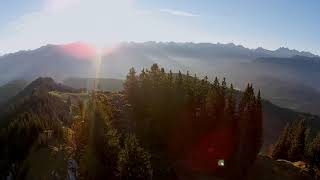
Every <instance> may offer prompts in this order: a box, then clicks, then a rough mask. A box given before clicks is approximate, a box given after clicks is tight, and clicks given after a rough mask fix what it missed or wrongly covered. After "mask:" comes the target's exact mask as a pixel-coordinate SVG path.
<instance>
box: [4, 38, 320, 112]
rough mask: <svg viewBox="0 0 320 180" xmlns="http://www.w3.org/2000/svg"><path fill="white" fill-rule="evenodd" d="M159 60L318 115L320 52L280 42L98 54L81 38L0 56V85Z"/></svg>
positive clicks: (123, 47)
mask: <svg viewBox="0 0 320 180" xmlns="http://www.w3.org/2000/svg"><path fill="white" fill-rule="evenodd" d="M153 63H158V64H160V65H161V66H163V67H164V68H165V69H171V70H172V71H173V72H177V71H179V70H181V71H182V72H183V73H186V72H187V71H189V73H190V74H197V76H200V77H203V76H204V75H208V77H209V80H213V79H214V77H215V76H218V77H219V78H222V77H226V78H227V79H228V81H229V82H232V83H233V84H234V85H235V86H236V87H237V88H239V89H243V88H244V87H245V86H246V84H247V83H253V84H254V86H255V87H256V88H257V89H261V90H262V96H263V97H264V98H267V99H268V100H270V101H271V102H272V103H275V104H276V105H280V106H283V107H286V108H291V109H293V110H296V111H303V112H309V113H313V114H318V115H320V112H319V111H318V108H317V107H319V104H320V100H319V97H320V79H319V78H318V77H320V71H319V69H320V57H319V56H318V55H315V54H312V53H309V52H303V51H302V52H300V51H297V50H290V49H288V48H284V47H281V48H279V49H277V50H274V51H271V50H266V49H263V48H257V49H249V48H245V47H243V46H241V45H235V44H233V43H229V44H220V43H217V44H211V43H175V42H167V43H164V42H145V43H134V42H130V43H121V44H118V45H115V46H113V47H110V48H108V49H105V50H103V51H102V52H101V53H100V54H98V53H97V51H96V50H95V49H94V48H93V47H91V46H89V45H87V44H85V43H72V44H67V45H47V46H43V47H41V48H39V49H35V50H28V51H20V52H17V53H11V54H6V55H4V56H1V57H0V72H1V75H2V76H1V77H0V85H4V84H5V83H8V82H10V81H12V80H21V79H22V80H27V81H31V80H34V79H36V78H37V77H39V76H47V77H53V78H54V79H56V80H57V81H59V82H63V81H65V80H67V79H69V78H97V77H98V78H114V79H125V77H126V74H127V71H128V69H129V68H131V67H134V68H135V69H136V70H137V71H141V70H142V69H143V68H146V67H150V66H151V65H152V64H153Z"/></svg>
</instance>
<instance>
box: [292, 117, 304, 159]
mask: <svg viewBox="0 0 320 180" xmlns="http://www.w3.org/2000/svg"><path fill="white" fill-rule="evenodd" d="M306 130H307V128H306V127H305V124H304V121H303V120H300V121H298V122H297V123H295V124H294V126H293V129H292V130H291V135H292V137H291V145H290V148H289V149H288V160H290V161H299V160H303V158H304V157H303V155H304V150H305V139H306Z"/></svg>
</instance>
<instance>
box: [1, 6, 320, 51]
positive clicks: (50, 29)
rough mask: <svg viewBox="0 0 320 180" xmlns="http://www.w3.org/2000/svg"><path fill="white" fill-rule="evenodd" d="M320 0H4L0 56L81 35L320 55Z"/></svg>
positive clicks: (105, 41)
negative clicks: (238, 46)
mask: <svg viewBox="0 0 320 180" xmlns="http://www.w3.org/2000/svg"><path fill="white" fill-rule="evenodd" d="M319 9H320V1H319V0H307V1H306V0H300V1H298V0H265V1H262V0H237V1H236V0H233V1H231V0H1V2H0V54H3V53H8V52H14V51H17V50H21V49H34V48H37V47H40V46H42V45H46V44H49V43H50V44H63V43H70V42H74V41H84V42H89V43H92V44H94V45H96V46H100V47H104V46H109V45H111V44H113V43H117V42H121V41H138V42H141V41H179V42H189V41H194V42H212V43H216V42H222V43H229V42H234V43H235V44H242V45H244V46H246V47H250V48H256V47H259V46H262V47H265V48H268V49H275V48H278V47H282V46H284V47H289V48H294V49H298V50H305V51H311V52H313V53H317V54H320V10H319Z"/></svg>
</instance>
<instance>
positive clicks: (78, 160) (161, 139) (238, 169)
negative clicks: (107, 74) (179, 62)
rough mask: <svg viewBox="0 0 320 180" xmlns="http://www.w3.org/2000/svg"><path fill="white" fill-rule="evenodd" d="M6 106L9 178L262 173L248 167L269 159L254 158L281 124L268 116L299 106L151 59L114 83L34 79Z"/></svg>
mask: <svg viewBox="0 0 320 180" xmlns="http://www.w3.org/2000/svg"><path fill="white" fill-rule="evenodd" d="M4 107H5V108H3V109H2V110H1V113H0V120H1V121H0V122H1V123H0V124H1V131H0V132H1V134H0V141H1V144H3V145H4V146H2V147H1V148H0V153H1V154H0V157H1V161H0V172H1V176H2V177H9V178H11V179H35V178H44V179H48V178H49V179H52V178H57V179H61V178H62V179H64V178H67V179H74V178H75V179H101V178H104V177H108V178H110V179H151V178H152V179H189V178H190V179H199V178H204V177H209V178H213V177H220V178H224V179H234V178H235V177H242V178H246V177H248V178H249V177H250V178H251V179H259V176H260V175H259V174H252V172H251V170H250V169H252V168H258V171H259V172H260V171H261V172H260V173H263V172H264V171H265V170H266V169H265V168H266V167H265V166H261V165H259V163H263V164H264V163H269V161H268V160H265V159H263V158H262V159H261V158H258V164H257V163H255V160H256V158H257V155H258V153H259V152H260V151H261V150H262V149H261V147H262V145H263V144H264V145H265V147H264V149H266V148H267V147H268V146H267V145H270V144H271V143H275V140H273V139H276V138H277V136H275V137H273V136H272V137H265V136H266V135H267V136H270V135H271V134H272V133H273V131H274V132H275V131H278V130H275V129H274V127H273V126H272V125H275V124H274V123H276V124H277V126H278V125H279V127H277V128H279V129H281V128H280V127H281V124H283V123H284V124H285V122H286V120H282V121H281V122H277V119H282V118H283V119H286V118H288V120H287V121H288V122H291V121H294V120H295V118H297V117H300V116H301V115H303V114H299V113H294V112H291V111H290V110H286V109H281V108H278V107H276V106H274V105H272V104H271V103H268V102H265V101H263V100H262V99H261V97H260V92H258V93H257V94H255V90H254V88H253V86H252V85H250V84H249V85H248V86H247V88H246V90H245V91H244V92H239V91H236V90H234V88H233V86H232V84H228V83H227V82H226V80H225V79H222V80H219V79H218V78H216V79H215V80H214V82H213V83H210V82H209V81H208V78H206V77H205V78H198V77H197V76H196V75H193V76H191V75H190V74H189V73H187V74H182V73H181V72H179V73H177V74H174V73H172V72H171V71H165V69H163V68H160V67H159V66H158V65H157V64H154V65H152V66H151V68H150V69H143V70H142V71H141V73H137V72H136V71H135V69H134V68H131V69H130V71H129V73H128V75H127V79H126V81H125V83H124V89H123V90H122V91H120V92H106V91H100V90H98V89H91V90H90V91H83V90H76V89H73V88H70V87H67V86H65V85H62V84H57V83H55V82H54V81H53V80H52V79H51V78H38V79H37V80H35V81H33V82H32V83H31V84H29V85H28V86H27V87H26V88H24V89H23V90H22V91H21V92H19V93H18V94H17V95H16V96H15V97H13V98H11V99H10V100H9V101H8V102H7V104H6V106H4ZM301 117H302V116H301ZM305 117H309V116H308V115H305ZM315 118H316V117H315ZM266 121H270V122H266ZM305 122H307V123H310V122H313V121H312V120H311V119H310V117H309V119H308V118H307V119H306V121H305ZM308 125H309V126H310V124H308ZM314 127H316V126H314ZM280 131H281V130H279V132H280ZM313 131H316V129H314V130H313ZM310 132H311V131H310ZM274 134H276V133H274ZM264 141H265V142H264ZM266 142H267V145H266ZM43 161H47V162H48V163H45V164H43V163H42V162H43ZM252 166H253V167H252ZM273 166H274V167H272V168H276V166H279V165H278V164H277V165H275V164H274V165H273ZM281 171H282V170H281ZM277 173H278V174H277V175H276V176H282V175H281V174H282V172H277ZM293 176H297V177H300V175H299V173H298V171H297V172H296V171H295V173H293Z"/></svg>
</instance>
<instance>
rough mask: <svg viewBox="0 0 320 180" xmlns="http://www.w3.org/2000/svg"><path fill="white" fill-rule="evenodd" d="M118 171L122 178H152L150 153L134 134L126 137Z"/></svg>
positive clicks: (127, 179)
mask: <svg viewBox="0 0 320 180" xmlns="http://www.w3.org/2000/svg"><path fill="white" fill-rule="evenodd" d="M118 171H119V175H120V178H121V179H125V180H129V179H130V180H131V179H132V180H147V179H152V168H151V163H150V154H149V153H148V152H146V151H145V150H144V149H143V148H142V147H141V146H140V145H139V142H138V140H137V138H136V137H135V136H134V135H128V136H127V137H126V138H125V142H124V148H123V149H122V150H121V151H120V152H119V160H118Z"/></svg>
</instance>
